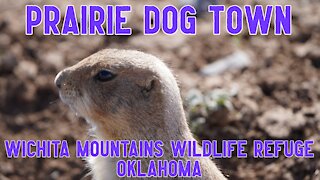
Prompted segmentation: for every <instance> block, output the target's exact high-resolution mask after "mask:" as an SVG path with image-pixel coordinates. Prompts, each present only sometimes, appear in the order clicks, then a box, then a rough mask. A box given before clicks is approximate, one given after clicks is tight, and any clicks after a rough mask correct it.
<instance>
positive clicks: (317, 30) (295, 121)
mask: <svg viewBox="0 0 320 180" xmlns="http://www.w3.org/2000/svg"><path fill="white" fill-rule="evenodd" d="M220 2H221V1H220ZM236 2H237V1H223V3H229V4H233V3H236ZM249 2H250V1H242V4H248V3H249ZM33 3H37V4H39V5H43V4H46V3H45V2H44V1H42V2H39V1H26V0H25V1H9V0H0V140H1V143H2V142H3V141H4V140H5V139H60V140H62V139H65V140H68V143H69V146H70V147H71V149H70V152H74V148H75V141H76V140H78V139H79V140H85V139H87V138H88V136H87V124H86V122H85V120H83V119H80V118H77V117H76V116H75V115H74V114H73V113H72V112H71V111H69V110H68V108H67V107H66V106H65V105H63V104H62V102H61V101H60V100H59V97H58V93H57V90H56V88H55V87H54V84H53V80H54V77H55V75H56V74H57V73H58V72H59V71H60V70H61V69H63V68H64V67H67V66H70V65H73V64H75V63H76V62H78V61H79V60H81V59H83V58H85V57H87V56H88V55H90V54H92V53H94V52H96V51H98V50H100V49H103V48H125V49H138V50H142V51H145V52H148V53H151V54H154V55H157V56H159V57H161V58H162V59H164V60H165V61H166V62H167V63H168V64H169V65H170V66H171V67H172V69H173V71H174V72H175V74H176V75H177V79H178V80H179V83H180V86H181V91H182V96H183V98H184V99H186V97H188V95H190V91H191V90H197V91H199V92H201V93H203V94H206V93H209V92H212V91H214V90H217V89H222V90H223V91H225V92H229V91H234V93H233V94H232V95H230V97H229V98H228V101H230V103H231V105H232V108H226V107H224V108H218V109H214V110H210V111H207V112H201V111H199V110H197V111H196V112H191V108H190V105H188V103H187V101H186V104H185V106H186V109H187V110H188V112H187V114H189V115H190V124H195V126H194V127H193V128H192V130H193V131H194V133H195V135H196V136H197V137H198V138H199V139H218V140H222V139H246V140H248V142H249V143H248V151H249V152H250V150H252V144H251V143H250V142H251V141H252V140H254V139H260V140H265V139H293V140H297V139H301V140H314V141H315V145H314V146H313V148H312V149H313V152H314V153H315V158H311V159H306V158H285V157H284V156H281V157H279V158H278V159H254V158H253V157H252V156H250V155H249V157H248V158H245V159H238V158H235V157H234V158H231V159H221V160H217V163H218V165H219V166H220V167H221V169H222V170H223V172H224V174H226V175H228V177H229V178H230V179H297V180H300V179H314V180H316V179H320V161H319V157H320V133H319V132H320V102H319V99H320V84H319V78H320V1H318V0H308V1H307V0H306V1H268V3H266V1H255V3H264V4H287V3H290V4H292V9H293V34H292V35H291V36H274V35H268V36H259V35H258V36H249V35H248V33H247V31H244V32H242V33H241V34H240V35H237V36H231V35H228V34H227V33H226V32H222V33H221V35H220V36H213V35H212V34H211V33H212V28H211V25H212V22H211V21H212V16H211V14H208V15H203V16H201V17H199V18H198V24H197V28H198V29H197V35H196V36H185V35H182V34H175V35H173V36H168V35H165V34H158V35H155V36H144V35H143V31H142V28H143V26H142V19H143V18H142V11H138V10H136V9H139V8H142V7H143V4H144V3H143V1H134V2H132V1H121V4H127V3H129V4H132V5H133V9H135V10H136V11H135V10H134V11H133V12H132V15H130V16H129V22H128V23H129V25H128V26H130V27H132V28H133V35H132V36H43V35H41V34H42V29H41V27H39V28H37V29H36V31H35V34H34V35H33V36H26V35H25V32H24V30H25V27H24V18H25V16H24V7H25V5H26V4H33ZM68 3H69V4H71V3H72V4H73V3H74V4H76V5H77V6H78V5H80V4H89V3H88V2H86V1H83V0H82V1H59V4H58V5H59V7H64V6H65V5H66V4H68ZM115 3H116V1H113V2H110V3H109V1H108V2H101V1H100V2H99V1H98V2H94V1H90V4H101V5H102V4H115ZM118 3H119V2H118ZM154 3H155V4H157V5H159V6H163V5H165V4H166V3H165V2H163V1H161V2H159V1H154ZM175 3H177V2H175ZM237 3H238V4H239V2H237ZM255 3H251V4H255ZM49 4H50V3H49ZM62 9H64V8H62ZM239 51H241V52H244V53H245V54H246V55H247V56H248V57H249V58H250V60H251V63H250V64H249V65H248V66H246V67H242V68H238V69H234V70H227V71H224V72H223V73H220V74H219V75H211V76H204V75H202V74H201V72H202V70H203V68H204V67H206V66H207V65H208V64H210V63H213V62H215V61H217V60H218V59H221V58H225V57H227V56H229V55H232V54H235V53H236V52H239ZM198 121H201V122H200V123H198V124H197V122H198ZM87 173H88V170H87V169H86V168H85V164H84V162H83V160H81V159H76V158H74V155H72V154H71V158H69V159H22V158H18V159H7V158H6V154H5V151H4V146H3V144H1V145H0V179H4V180H5V179H30V180H31V179H81V178H84V179H86V178H88V177H85V175H86V174H87Z"/></svg>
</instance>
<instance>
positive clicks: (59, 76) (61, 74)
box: [54, 70, 65, 89]
mask: <svg viewBox="0 0 320 180" xmlns="http://www.w3.org/2000/svg"><path fill="white" fill-rule="evenodd" d="M64 76H65V72H64V70H63V71H60V72H59V73H58V74H57V76H56V78H55V79H54V84H55V85H56V86H57V88H59V89H60V88H61V86H62V82H63V79H64Z"/></svg>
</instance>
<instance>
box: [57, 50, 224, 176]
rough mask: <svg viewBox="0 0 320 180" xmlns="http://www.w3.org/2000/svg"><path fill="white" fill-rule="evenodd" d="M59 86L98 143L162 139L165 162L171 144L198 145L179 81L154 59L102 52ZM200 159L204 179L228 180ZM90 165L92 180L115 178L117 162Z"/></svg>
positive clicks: (64, 75)
mask: <svg viewBox="0 0 320 180" xmlns="http://www.w3.org/2000/svg"><path fill="white" fill-rule="evenodd" d="M55 84H56V86H57V87H58V88H59V93H60V98H61V99H62V101H63V102H64V103H66V104H67V105H69V107H70V108H71V109H72V110H73V111H75V112H76V113H78V114H79V115H80V116H82V117H84V118H85V119H86V120H87V121H88V122H89V123H90V124H91V125H92V126H93V127H94V134H95V138H97V139H101V140H122V139H123V140H125V139H126V140H137V141H138V140H161V141H163V142H164V147H163V148H164V151H165V153H164V157H163V159H167V160H170V159H172V155H171V153H169V152H167V151H169V149H170V143H169V141H170V140H194V138H193V136H192V133H191V132H190V129H189V127H188V124H187V121H186V117H185V113H184V110H183V106H182V100H181V97H180V90H179V88H178V85H177V82H176V80H175V78H174V76H173V74H172V73H171V71H170V69H169V68H168V67H167V66H166V65H165V64H164V63H163V62H162V61H161V60H159V59H158V58H156V57H154V56H152V55H149V54H145V53H143V52H139V51H133V50H117V49H106V50H102V51H100V52H97V53H95V54H93V55H91V56H89V57H87V58H85V59H84V60H82V61H81V62H79V63H77V64H76V65H74V66H72V67H69V68H66V69H64V70H63V71H61V72H60V73H59V74H58V75H57V77H56V79H55ZM142 160H143V161H145V164H147V161H149V160H150V159H142ZM182 160H185V161H186V160H190V158H187V157H185V158H182ZM192 160H194V159H192ZM199 160H200V165H201V172H202V178H201V179H213V180H214V179H225V177H224V176H223V175H222V173H221V172H220V171H219V170H218V168H217V167H216V165H215V164H214V163H213V162H212V161H211V160H210V159H209V158H199ZM88 163H89V166H90V168H91V170H92V174H93V178H94V179H97V180H105V179H117V175H116V170H115V166H116V165H115V163H116V162H115V160H112V159H110V158H109V159H106V158H102V157H96V158H89V159H88ZM189 179H190V178H189Z"/></svg>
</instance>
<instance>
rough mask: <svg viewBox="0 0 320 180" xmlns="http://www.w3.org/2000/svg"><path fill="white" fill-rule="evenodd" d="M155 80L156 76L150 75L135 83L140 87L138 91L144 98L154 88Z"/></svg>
mask: <svg viewBox="0 0 320 180" xmlns="http://www.w3.org/2000/svg"><path fill="white" fill-rule="evenodd" d="M156 81H157V79H156V77H153V76H150V77H148V78H147V79H144V80H142V81H139V82H138V83H137V85H138V87H139V88H140V92H141V93H142V95H143V96H144V97H145V98H147V97H149V96H150V93H151V92H152V90H153V89H154V88H155V85H156Z"/></svg>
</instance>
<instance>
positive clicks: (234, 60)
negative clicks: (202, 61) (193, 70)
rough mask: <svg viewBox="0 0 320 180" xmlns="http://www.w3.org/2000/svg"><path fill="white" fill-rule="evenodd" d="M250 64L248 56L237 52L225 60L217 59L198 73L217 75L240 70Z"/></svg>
mask: <svg viewBox="0 0 320 180" xmlns="http://www.w3.org/2000/svg"><path fill="white" fill-rule="evenodd" d="M250 64H251V59H250V58H249V56H248V54H247V53H245V52H243V51H237V52H235V53H233V54H231V55H229V56H227V57H225V58H222V59H219V60H217V61H215V62H213V63H211V64H209V65H207V66H205V67H203V68H202V69H201V70H200V73H201V74H203V75H206V76H210V75H219V74H222V73H224V72H225V71H229V70H234V69H236V70H237V69H242V68H245V67H248V66H249V65H250Z"/></svg>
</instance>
